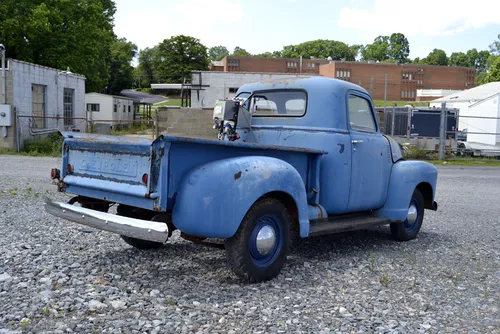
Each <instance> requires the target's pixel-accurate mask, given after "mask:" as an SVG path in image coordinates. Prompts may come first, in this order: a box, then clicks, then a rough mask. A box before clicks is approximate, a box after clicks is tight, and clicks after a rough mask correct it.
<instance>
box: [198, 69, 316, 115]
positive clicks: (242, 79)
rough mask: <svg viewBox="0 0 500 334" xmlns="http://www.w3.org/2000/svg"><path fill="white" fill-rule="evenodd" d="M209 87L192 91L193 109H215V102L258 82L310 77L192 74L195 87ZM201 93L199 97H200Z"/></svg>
mask: <svg viewBox="0 0 500 334" xmlns="http://www.w3.org/2000/svg"><path fill="white" fill-rule="evenodd" d="M198 73H201V84H202V85H208V86H209V87H203V89H204V90H200V91H196V90H194V89H193V90H191V107H193V108H213V106H214V105H215V101H217V100H219V99H225V98H226V97H227V98H232V97H234V95H235V94H234V93H231V92H230V91H236V90H237V89H238V88H240V87H241V86H242V85H244V84H248V83H253V82H257V81H267V80H274V79H284V78H297V77H308V76H310V75H306V74H303V75H298V74H297V75H296V74H276V73H242V72H240V73H234V72H196V73H193V74H192V83H193V85H198V84H200V75H199V74H198ZM198 92H199V97H198Z"/></svg>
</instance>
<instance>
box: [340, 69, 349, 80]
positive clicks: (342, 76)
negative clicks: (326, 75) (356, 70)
mask: <svg viewBox="0 0 500 334" xmlns="http://www.w3.org/2000/svg"><path fill="white" fill-rule="evenodd" d="M336 77H337V78H339V79H348V78H350V77H351V70H350V69H346V70H344V69H341V70H338V71H337V76H336Z"/></svg>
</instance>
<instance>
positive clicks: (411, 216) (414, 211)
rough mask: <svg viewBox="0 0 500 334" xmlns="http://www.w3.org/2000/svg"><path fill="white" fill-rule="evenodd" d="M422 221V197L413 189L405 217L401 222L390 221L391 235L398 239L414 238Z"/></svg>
mask: <svg viewBox="0 0 500 334" xmlns="http://www.w3.org/2000/svg"><path fill="white" fill-rule="evenodd" d="M423 221H424V197H423V196H422V193H421V192H420V191H419V190H418V189H415V190H414V191H413V195H412V197H411V200H410V204H409V206H408V213H407V215H406V219H405V220H404V221H403V222H402V223H392V224H391V225H390V226H391V233H392V236H393V237H394V238H395V239H396V240H399V241H408V240H411V239H415V238H416V237H417V235H418V232H419V231H420V228H421V227H422V222H423Z"/></svg>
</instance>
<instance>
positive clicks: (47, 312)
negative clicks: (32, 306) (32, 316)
mask: <svg viewBox="0 0 500 334" xmlns="http://www.w3.org/2000/svg"><path fill="white" fill-rule="evenodd" d="M49 311H50V308H49V307H48V306H45V307H44V308H43V310H42V314H43V315H46V314H49Z"/></svg>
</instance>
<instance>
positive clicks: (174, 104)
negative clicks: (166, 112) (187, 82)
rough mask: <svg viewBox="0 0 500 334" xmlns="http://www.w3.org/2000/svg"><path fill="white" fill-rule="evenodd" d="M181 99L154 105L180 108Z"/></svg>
mask: <svg viewBox="0 0 500 334" xmlns="http://www.w3.org/2000/svg"><path fill="white" fill-rule="evenodd" d="M181 102H182V100H181V99H171V100H166V101H162V102H158V103H155V104H153V106H154V107H180V106H181Z"/></svg>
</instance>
